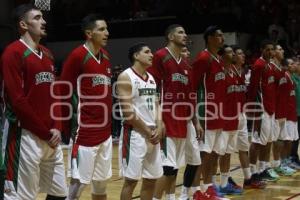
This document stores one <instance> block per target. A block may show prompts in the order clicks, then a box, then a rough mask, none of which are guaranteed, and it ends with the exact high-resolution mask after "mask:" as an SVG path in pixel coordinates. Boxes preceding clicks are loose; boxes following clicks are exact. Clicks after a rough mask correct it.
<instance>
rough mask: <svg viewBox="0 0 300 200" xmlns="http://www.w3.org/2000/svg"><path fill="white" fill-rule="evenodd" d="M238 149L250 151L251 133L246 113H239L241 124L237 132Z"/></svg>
mask: <svg viewBox="0 0 300 200" xmlns="http://www.w3.org/2000/svg"><path fill="white" fill-rule="evenodd" d="M236 147H237V150H239V151H249V148H250V143H249V134H248V128H247V118H246V115H245V113H241V114H240V115H239V126H238V132H237V144H236Z"/></svg>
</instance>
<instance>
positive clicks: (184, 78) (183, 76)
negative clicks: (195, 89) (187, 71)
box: [172, 73, 189, 85]
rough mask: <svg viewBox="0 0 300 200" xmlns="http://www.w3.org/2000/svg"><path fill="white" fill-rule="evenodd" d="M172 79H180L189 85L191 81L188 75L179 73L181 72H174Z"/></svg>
mask: <svg viewBox="0 0 300 200" xmlns="http://www.w3.org/2000/svg"><path fill="white" fill-rule="evenodd" d="M172 81H179V82H181V83H183V84H184V85H187V84H188V82H189V79H188V77H187V76H185V75H182V74H179V73H174V74H172Z"/></svg>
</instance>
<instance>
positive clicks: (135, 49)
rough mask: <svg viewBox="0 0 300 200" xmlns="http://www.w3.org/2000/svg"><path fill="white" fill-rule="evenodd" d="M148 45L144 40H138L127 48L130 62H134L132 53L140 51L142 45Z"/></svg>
mask: <svg viewBox="0 0 300 200" xmlns="http://www.w3.org/2000/svg"><path fill="white" fill-rule="evenodd" d="M145 46H148V45H147V44H146V43H144V42H139V43H136V44H134V45H132V46H131V47H130V48H129V50H128V59H129V60H130V62H131V63H134V60H135V59H134V56H133V55H134V54H135V53H138V52H140V51H141V50H142V49H143V47H145Z"/></svg>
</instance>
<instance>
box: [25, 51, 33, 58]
mask: <svg viewBox="0 0 300 200" xmlns="http://www.w3.org/2000/svg"><path fill="white" fill-rule="evenodd" d="M30 54H32V51H31V50H30V49H26V51H24V53H23V59H24V58H27V57H28V56H29V55H30Z"/></svg>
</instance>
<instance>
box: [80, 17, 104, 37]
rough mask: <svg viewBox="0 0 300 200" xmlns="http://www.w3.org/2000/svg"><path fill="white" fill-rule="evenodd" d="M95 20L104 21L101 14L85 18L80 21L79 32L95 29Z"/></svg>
mask: <svg viewBox="0 0 300 200" xmlns="http://www.w3.org/2000/svg"><path fill="white" fill-rule="evenodd" d="M97 20H105V19H104V17H103V16H102V15H101V14H95V13H93V14H89V15H87V16H85V17H84V18H83V19H82V20H81V30H82V31H83V32H84V31H86V30H90V29H93V28H94V27H95V22H96V21H97Z"/></svg>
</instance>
